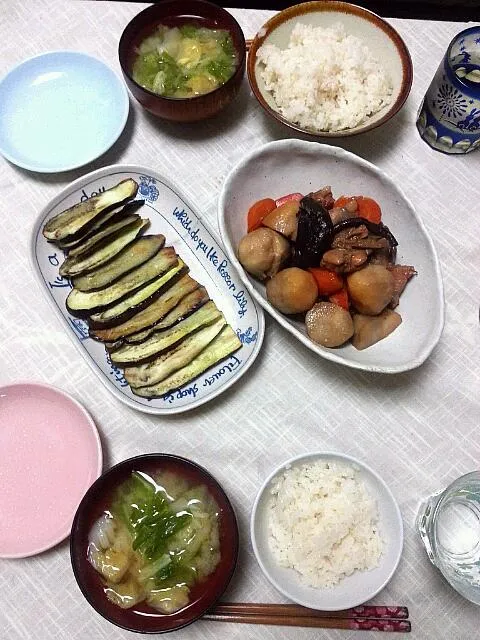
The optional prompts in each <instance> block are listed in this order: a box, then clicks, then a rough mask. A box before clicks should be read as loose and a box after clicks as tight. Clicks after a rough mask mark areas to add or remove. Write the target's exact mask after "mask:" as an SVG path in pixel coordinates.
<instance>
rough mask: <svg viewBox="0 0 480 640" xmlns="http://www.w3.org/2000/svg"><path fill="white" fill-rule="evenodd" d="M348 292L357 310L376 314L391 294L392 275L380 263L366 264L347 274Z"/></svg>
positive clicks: (366, 313)
mask: <svg viewBox="0 0 480 640" xmlns="http://www.w3.org/2000/svg"><path fill="white" fill-rule="evenodd" d="M347 288H348V294H349V296H350V299H351V301H352V304H353V306H354V307H355V309H357V311H359V312H360V313H363V314H365V315H368V316H376V315H378V314H379V313H380V312H381V311H383V309H385V307H386V306H387V304H388V303H389V302H390V300H391V299H392V296H393V276H392V274H391V273H390V271H389V270H388V269H387V268H386V267H384V266H383V265H381V264H367V265H366V266H365V267H363V269H359V270H358V271H354V272H353V273H349V274H348V275H347Z"/></svg>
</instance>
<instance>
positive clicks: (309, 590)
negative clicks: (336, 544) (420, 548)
mask: <svg viewBox="0 0 480 640" xmlns="http://www.w3.org/2000/svg"><path fill="white" fill-rule="evenodd" d="M319 460H332V461H338V462H345V463H347V464H349V465H350V466H353V467H355V468H356V469H358V471H359V475H360V478H361V479H362V480H363V481H364V483H365V484H366V487H367V490H368V491H369V493H370V494H371V495H372V496H373V497H374V498H375V499H376V501H377V508H378V513H379V528H380V531H381V535H382V538H383V540H384V550H383V553H382V556H381V558H380V563H379V565H378V567H376V568H375V569H372V570H370V571H356V572H355V573H353V574H352V575H351V576H348V577H346V578H344V579H343V580H342V581H341V582H340V583H339V584H338V585H336V586H334V587H330V588H324V589H318V588H314V587H309V586H306V585H305V584H303V583H302V582H301V581H300V577H299V574H298V573H297V572H296V571H295V570H294V569H286V568H283V567H280V566H279V565H278V564H277V563H276V561H275V559H274V557H273V555H272V552H271V551H270V548H269V544H268V530H267V506H268V502H269V500H270V487H271V486H272V482H273V480H274V479H275V478H276V477H277V476H278V475H279V474H281V473H282V472H283V471H284V470H285V469H286V468H288V467H291V466H297V465H302V464H305V463H311V462H315V461H319ZM250 534H251V539H252V546H253V550H254V552H255V556H256V558H257V561H258V563H259V565H260V568H261V569H262V571H263V573H264V574H265V576H266V577H267V578H268V580H270V582H271V583H272V584H273V586H274V587H275V588H276V589H278V591H280V592H281V593H283V595H285V596H286V597H287V598H290V600H293V601H294V602H297V603H298V604H301V605H303V606H304V607H310V608H311V609H321V610H323V611H340V610H341V609H349V608H352V607H357V606H359V605H360V604H363V603H364V602H366V601H367V600H370V599H371V598H373V597H374V596H375V595H376V594H377V593H379V592H380V591H381V590H382V589H383V588H384V587H385V586H386V584H387V583H388V582H389V580H390V579H391V577H392V576H393V574H394V573H395V570H396V568H397V566H398V563H399V561H400V557H401V555H402V548H403V523H402V517H401V514H400V510H399V508H398V505H397V503H396V501H395V498H394V497H393V495H392V493H391V491H390V489H389V488H388V487H387V485H386V484H385V482H384V481H383V480H382V478H380V476H379V475H377V473H375V471H373V469H371V468H370V467H368V466H367V465H366V464H364V463H362V462H360V461H359V460H356V459H355V458H352V457H350V456H347V455H343V454H341V453H330V452H325V453H322V452H317V453H308V454H304V455H301V456H297V457H295V458H292V459H291V460H287V461H286V462H285V463H283V464H282V465H281V466H280V467H278V468H277V469H275V471H273V472H272V473H271V474H270V475H269V476H268V478H267V479H266V481H265V482H264V484H263V485H262V488H261V489H260V491H259V493H258V495H257V498H256V500H255V503H254V505H253V510H252V516H251V521H250Z"/></svg>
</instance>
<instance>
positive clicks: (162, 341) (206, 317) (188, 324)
mask: <svg viewBox="0 0 480 640" xmlns="http://www.w3.org/2000/svg"><path fill="white" fill-rule="evenodd" d="M225 324H226V321H225V318H224V317H223V315H222V313H221V312H220V311H219V310H218V309H217V306H216V305H215V303H214V302H212V301H211V300H209V301H208V302H207V303H206V304H204V305H203V306H201V307H200V309H198V310H197V311H195V312H194V313H192V314H191V315H189V316H188V317H187V318H185V320H182V321H180V322H177V323H176V324H174V325H173V326H172V327H170V328H169V329H164V330H162V331H158V332H154V333H153V335H152V336H150V337H149V338H146V339H145V340H143V341H142V342H140V343H138V344H135V343H133V344H129V343H127V344H124V345H122V346H120V347H118V349H115V351H113V353H112V354H111V355H110V358H111V360H112V362H114V363H115V364H119V365H126V364H131V363H132V362H136V363H140V362H145V361H146V360H149V359H151V357H152V356H155V355H157V354H158V353H161V352H163V351H165V349H167V348H168V347H170V346H172V345H175V344H177V343H179V342H180V341H181V340H183V338H186V337H187V336H189V335H190V334H192V333H194V332H197V331H198V330H199V329H201V328H202V327H205V326H210V328H212V327H213V328H217V332H216V333H215V334H214V335H213V336H212V338H211V339H210V342H211V341H212V340H213V338H214V337H215V336H216V335H217V334H218V333H219V332H220V330H221V329H222V327H223V326H224V325H225ZM195 335H198V334H197V333H195ZM205 346H206V345H205Z"/></svg>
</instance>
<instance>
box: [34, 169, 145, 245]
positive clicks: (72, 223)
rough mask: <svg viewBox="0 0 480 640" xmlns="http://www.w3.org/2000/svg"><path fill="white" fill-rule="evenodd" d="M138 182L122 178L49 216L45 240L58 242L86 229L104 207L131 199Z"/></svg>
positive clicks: (135, 192)
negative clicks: (99, 192) (107, 187)
mask: <svg viewBox="0 0 480 640" xmlns="http://www.w3.org/2000/svg"><path fill="white" fill-rule="evenodd" d="M137 190H138V184H137V183H136V182H135V180H132V179H128V180H122V182H119V183H118V184H117V185H116V186H114V187H112V188H111V189H106V190H105V191H104V192H103V193H101V194H99V195H97V196H94V197H93V198H89V199H88V200H85V201H84V202H80V203H78V204H75V205H73V207H70V208H68V209H66V210H65V211H62V212H61V213H59V214H58V215H56V216H54V217H53V218H51V219H50V220H49V221H48V222H47V224H46V225H45V226H44V228H43V235H44V236H45V238H47V240H52V241H55V242H59V241H62V240H65V239H66V238H70V239H73V236H77V235H80V234H82V233H84V232H85V231H87V230H88V228H89V225H91V224H92V223H93V222H94V220H95V219H96V218H98V216H100V215H101V214H102V212H104V211H105V210H106V209H108V208H111V207H114V206H116V205H119V204H121V203H122V202H126V201H127V200H132V199H133V198H134V197H135V196H136V195H137Z"/></svg>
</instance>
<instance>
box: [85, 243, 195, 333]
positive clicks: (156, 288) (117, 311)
mask: <svg viewBox="0 0 480 640" xmlns="http://www.w3.org/2000/svg"><path fill="white" fill-rule="evenodd" d="M177 259H178V262H177V264H176V266H174V267H172V268H171V269H170V270H169V271H167V273H165V274H163V275H161V276H159V277H158V278H155V280H152V282H149V283H148V284H146V285H145V286H144V287H142V288H141V289H139V290H138V291H135V292H134V293H132V294H131V295H129V296H127V297H126V298H124V299H123V300H121V301H120V302H118V303H117V304H115V305H113V306H112V307H108V308H107V309H104V310H103V311H99V312H98V313H94V314H92V315H91V316H90V319H89V322H90V325H91V326H104V327H107V326H112V325H117V324H120V323H121V322H124V321H125V320H128V318H131V317H132V316H134V315H135V314H136V313H137V312H138V311H141V310H142V309H144V308H145V307H146V306H148V305H149V304H150V302H153V300H155V298H158V297H159V296H160V295H161V294H162V293H163V292H164V291H165V289H166V288H167V287H170V286H171V285H172V284H173V283H174V282H175V280H176V279H177V278H179V277H180V276H181V275H182V274H183V273H184V271H185V269H187V268H188V267H187V266H186V265H185V263H184V262H183V260H182V259H181V258H179V257H178V256H177Z"/></svg>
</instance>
